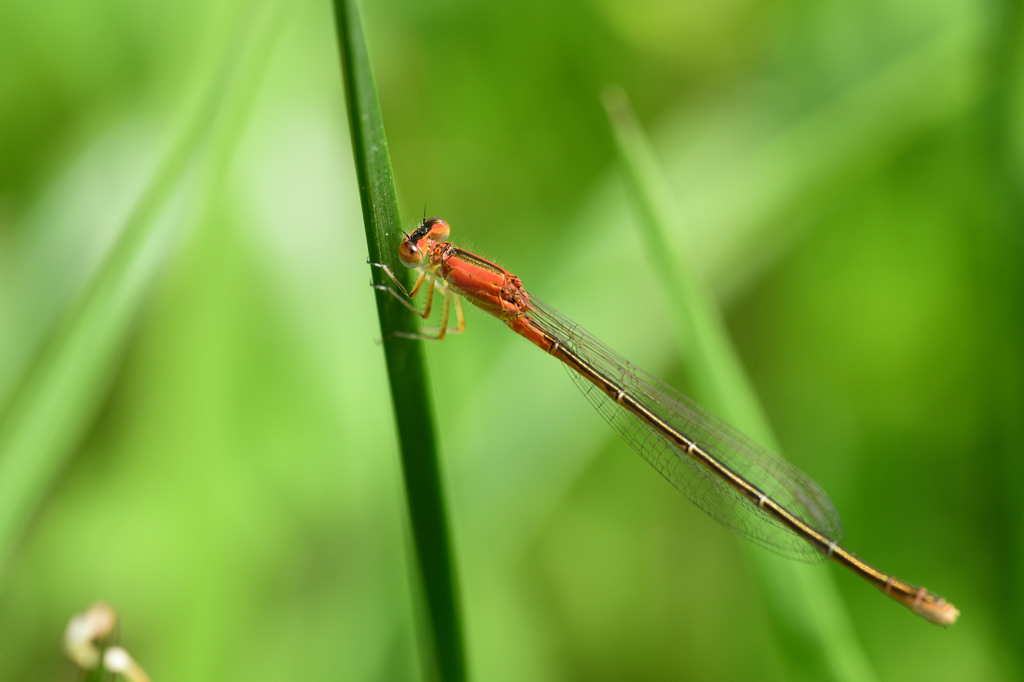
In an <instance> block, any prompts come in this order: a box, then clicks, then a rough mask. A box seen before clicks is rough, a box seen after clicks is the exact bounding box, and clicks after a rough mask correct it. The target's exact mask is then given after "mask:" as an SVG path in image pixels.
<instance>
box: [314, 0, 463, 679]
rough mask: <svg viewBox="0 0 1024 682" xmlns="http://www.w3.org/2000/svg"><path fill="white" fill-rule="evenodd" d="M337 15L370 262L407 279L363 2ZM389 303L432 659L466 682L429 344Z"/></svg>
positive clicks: (343, 4) (381, 306)
mask: <svg viewBox="0 0 1024 682" xmlns="http://www.w3.org/2000/svg"><path fill="white" fill-rule="evenodd" d="M334 13H335V21H336V24H337V33H338V42H339V45H340V49H341V54H342V71H343V73H344V78H345V94H346V99H347V101H348V112H349V125H350V126H351V132H352V152H353V155H354V156H355V165H356V177H357V179H358V181H359V196H360V201H361V202H362V207H363V222H364V226H365V229H366V243H367V247H368V250H369V256H370V260H371V261H373V262H375V263H387V264H388V265H389V266H390V267H391V270H392V272H394V273H395V274H396V275H399V276H404V274H405V272H406V269H405V268H404V267H402V266H401V264H399V263H398V259H397V258H396V247H397V244H398V240H397V237H398V236H399V235H400V234H401V217H400V215H399V211H398V202H397V200H396V197H395V183H394V177H393V175H392V171H391V159H390V158H389V156H388V146H387V138H386V136H385V134H384V122H383V120H382V118H381V113H380V105H379V103H378V101H377V89H376V86H375V85H374V81H373V73H372V71H371V70H370V62H369V56H368V54H367V50H366V42H365V37H364V35H363V30H362V25H361V22H360V19H359V10H358V7H357V3H356V2H355V0H335V3H334ZM370 270H371V272H372V276H373V278H374V282H375V283H377V284H388V282H387V281H386V279H385V277H384V275H383V273H382V272H381V271H380V268H371V269H370ZM369 293H370V290H368V291H367V294H369ZM389 299H390V297H388V296H379V297H378V299H377V301H378V306H377V310H378V314H379V316H380V328H381V335H382V336H383V337H384V338H385V341H384V354H385V360H386V362H387V367H388V378H389V381H390V384H391V395H392V400H393V404H394V409H395V417H396V419H397V422H398V437H399V444H400V447H401V456H402V474H403V478H404V481H405V494H406V499H407V502H408V505H409V509H408V511H409V519H410V521H411V523H412V535H413V538H412V540H413V544H414V545H415V550H416V559H417V565H418V569H419V577H420V579H421V581H422V586H423V589H424V592H425V596H426V602H427V610H428V617H429V622H430V629H431V637H430V642H431V646H432V649H433V650H432V651H431V652H429V653H430V656H429V657H430V658H432V661H433V664H434V666H436V668H434V667H432V669H431V671H430V672H431V673H434V674H436V675H437V676H439V677H440V679H443V680H446V681H449V680H450V681H457V680H462V679H465V676H466V675H465V663H464V653H463V644H462V625H461V619H460V614H459V604H458V591H457V584H458V583H457V580H456V575H455V562H454V558H453V555H452V551H451V541H450V538H449V532H448V521H447V514H446V511H445V498H444V490H443V487H442V484H441V475H440V467H439V465H438V459H439V458H438V451H437V446H436V438H435V435H434V409H433V404H432V402H431V400H430V393H429V391H428V390H427V385H428V382H427V371H426V366H425V364H424V360H423V351H422V344H420V343H416V342H411V341H408V340H402V339H398V340H396V339H394V338H391V339H388V335H389V334H390V333H391V332H394V331H396V330H400V331H406V332H412V331H415V320H414V317H413V316H412V315H409V314H408V311H406V310H405V309H404V308H402V307H401V306H398V305H395V304H394V303H393V302H390V301H389ZM431 676H433V675H428V677H431Z"/></svg>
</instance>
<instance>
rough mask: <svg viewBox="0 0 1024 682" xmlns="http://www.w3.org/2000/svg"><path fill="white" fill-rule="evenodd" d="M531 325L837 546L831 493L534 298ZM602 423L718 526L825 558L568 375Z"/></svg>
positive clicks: (801, 556) (796, 555)
mask: <svg viewBox="0 0 1024 682" xmlns="http://www.w3.org/2000/svg"><path fill="white" fill-rule="evenodd" d="M530 308H531V310H530V313H529V316H530V318H531V319H532V320H533V321H534V322H536V323H537V324H538V326H540V327H543V328H544V329H546V330H547V331H549V332H550V333H551V335H552V336H554V337H555V338H556V339H558V341H559V342H560V343H562V344H563V345H564V346H565V347H566V348H568V349H570V350H572V351H573V352H574V353H576V354H577V355H579V356H580V357H581V358H583V359H584V360H586V361H587V362H588V363H589V364H591V365H592V366H593V367H594V368H595V369H597V370H598V371H599V372H600V373H601V374H603V375H604V376H605V377H606V378H608V379H611V380H612V381H615V382H616V383H618V384H621V386H622V387H623V388H624V389H625V390H626V391H627V392H628V393H630V394H632V395H633V397H634V398H636V399H637V400H638V401H639V402H640V403H642V404H643V405H644V406H646V407H647V408H648V409H650V410H651V411H652V412H654V413H655V414H657V415H658V416H660V417H661V418H662V419H664V420H665V421H666V422H668V423H669V424H670V425H671V426H672V427H673V428H674V429H676V430H677V431H679V432H680V433H681V434H682V435H684V436H686V437H687V438H688V439H690V440H691V441H693V442H695V443H696V444H697V445H698V446H699V447H700V448H701V449H703V450H704V451H705V452H707V453H709V454H711V455H712V456H713V457H715V458H716V459H718V460H719V461H720V462H722V463H723V464H725V466H727V467H728V468H729V469H731V470H732V471H733V472H735V473H736V474H739V475H740V476H742V477H743V478H744V479H746V480H747V481H748V482H750V483H751V484H753V485H754V486H756V487H757V488H759V489H760V490H761V492H763V493H764V494H765V495H767V496H768V497H770V498H772V499H773V500H775V502H777V503H778V504H779V505H781V506H783V507H785V508H786V509H787V510H788V511H789V512H790V513H791V514H793V515H794V516H797V517H798V518H799V519H800V520H801V521H803V522H804V523H806V524H807V525H809V526H811V527H812V528H814V529H815V530H817V531H818V532H819V533H821V534H822V535H824V536H826V537H828V538H829V539H831V540H834V541H836V542H838V541H839V540H840V539H841V537H842V534H843V529H842V521H840V519H839V514H838V513H837V512H836V509H835V507H834V506H833V505H832V501H831V500H830V499H829V497H828V494H827V493H826V492H825V491H824V490H823V489H822V488H821V486H819V485H818V484H817V483H815V482H814V480H812V479H811V477H810V476H808V475H807V474H805V473H803V472H802V471H800V470H799V469H798V468H796V467H795V466H793V465H792V464H790V463H789V462H787V461H786V460H784V459H783V458H781V457H780V456H779V455H776V454H775V453H773V452H771V451H770V450H768V449H767V448H765V447H764V446H762V445H759V444H758V443H756V442H755V441H754V440H752V439H751V438H749V437H747V436H746V435H744V434H743V433H741V432H740V431H738V430H737V429H736V428H734V427H732V426H730V425H729V424H727V423H726V422H724V421H722V420H721V419H719V418H718V417H716V416H714V415H712V414H711V413H709V412H707V411H706V410H705V409H703V408H702V407H700V406H699V405H697V404H696V403H694V402H693V401H692V400H690V399H689V398H687V397H686V396H684V395H682V394H681V393H679V392H678V391H676V390H675V389H674V388H672V387H671V386H668V385H667V384H665V383H663V382H662V381H660V380H659V379H657V378H656V377H654V376H652V375H650V374H648V373H647V372H645V371H643V370H642V369H640V368H639V367H636V366H635V365H632V364H630V363H629V362H628V361H627V360H625V359H624V358H623V357H622V356H620V355H618V354H617V353H615V351H613V350H612V349H610V348H608V346H606V345H604V344H603V343H601V342H600V341H598V340H597V339H595V338H594V337H592V336H590V335H589V334H588V333H587V332H586V331H584V330H583V329H581V328H580V327H579V326H578V325H577V324H575V323H574V322H572V321H571V320H569V319H568V318H566V317H564V316H563V315H562V314H561V313H559V312H557V311H556V310H554V309H553V308H551V307H550V306H548V305H547V304H545V303H543V302H542V301H539V300H537V299H536V298H534V297H533V296H532V295H531V297H530ZM567 369H568V371H569V375H570V376H571V377H572V380H573V381H574V382H575V384H576V385H577V386H578V387H579V389H580V390H581V391H582V392H583V394H584V395H585V396H586V397H587V400H589V401H590V403H591V404H592V405H593V406H594V407H595V408H596V409H597V411H598V412H599V413H601V416H603V417H604V418H605V420H607V421H608V423H609V424H611V425H612V427H613V428H614V429H615V430H616V431H618V432H619V434H620V435H621V436H622V437H623V438H624V439H625V441H626V442H627V443H629V444H630V446H631V447H632V448H633V449H634V450H636V451H637V452H638V453H639V454H640V456H641V457H643V458H644V459H645V460H647V462H648V463H650V465H651V466H653V467H654V468H655V469H656V470H657V471H658V472H659V473H660V474H661V475H662V476H664V477H665V478H667V479H668V480H669V482H670V483H672V485H674V486H675V487H676V488H678V489H679V490H680V491H681V492H682V493H683V494H685V495H686V496H687V497H688V498H689V499H690V500H691V501H692V502H693V503H694V504H696V505H697V506H698V507H700V508H701V509H703V510H704V511H705V512H706V513H707V514H708V515H709V516H711V517H712V518H713V519H715V520H716V521H718V522H719V523H721V524H722V525H724V526H726V527H727V528H731V529H732V530H734V531H736V532H738V533H740V534H742V535H744V536H746V537H748V538H750V539H751V540H753V541H754V542H756V543H758V544H759V545H762V546H764V547H767V548H768V549H771V550H772V551H774V552H777V553H779V554H782V555H784V556H787V557H790V558H793V559H798V560H800V561H806V562H808V563H814V562H818V561H821V560H822V559H823V558H824V557H823V555H822V554H821V553H820V552H818V551H817V550H816V549H814V547H812V546H811V545H810V544H808V543H807V542H805V541H804V540H803V539H802V538H801V537H800V536H799V535H798V534H796V533H794V532H793V531H792V530H791V529H789V528H788V527H786V526H785V525H783V524H782V523H781V522H779V521H778V520H777V519H775V518H774V517H773V516H771V515H770V514H768V513H766V512H765V511H764V510H762V509H761V508H760V507H758V506H757V505H756V504H754V503H752V502H751V501H750V500H749V499H747V498H746V497H744V496H743V495H742V494H740V493H739V492H738V491H737V490H735V489H734V488H733V487H732V486H730V485H729V484H728V483H727V482H726V481H725V480H724V479H722V478H721V477H720V476H718V475H716V474H715V473H714V472H713V471H711V470H710V469H708V468H707V467H706V466H704V465H702V464H700V463H699V462H697V461H696V460H694V459H693V458H692V457H690V456H688V455H687V454H686V453H685V452H684V451H683V450H680V449H679V448H678V447H677V446H676V445H675V444H674V443H672V441H670V440H669V439H667V438H666V437H665V436H663V435H662V434H661V433H660V432H659V431H658V430H657V429H654V428H652V427H650V426H648V425H647V424H646V423H645V422H644V421H643V420H641V419H640V418H638V417H636V416H635V415H634V414H633V413H632V412H630V411H629V410H627V409H625V408H623V407H621V406H620V405H618V404H617V403H616V402H615V401H614V400H612V399H611V398H609V397H608V396H607V395H606V394H605V393H604V392H602V391H601V390H600V389H598V388H597V387H596V386H594V385H593V384H591V383H590V382H589V381H587V380H586V379H585V378H584V377H582V376H580V375H579V374H577V373H576V372H574V371H573V370H571V369H569V368H568V367H567Z"/></svg>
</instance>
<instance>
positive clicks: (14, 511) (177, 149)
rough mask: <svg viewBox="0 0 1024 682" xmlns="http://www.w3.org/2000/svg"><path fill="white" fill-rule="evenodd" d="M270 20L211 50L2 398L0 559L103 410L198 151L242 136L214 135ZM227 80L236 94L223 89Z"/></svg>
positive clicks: (239, 102)
mask: <svg viewBox="0 0 1024 682" xmlns="http://www.w3.org/2000/svg"><path fill="white" fill-rule="evenodd" d="M266 15H267V12H266V11H264V12H260V13H255V14H254V16H253V19H254V20H258V19H262V20H263V23H262V24H261V25H259V27H253V28H251V29H250V30H247V31H245V32H243V33H242V34H241V35H239V36H238V37H237V39H236V40H235V41H232V42H231V43H230V44H228V45H223V44H221V43H218V45H217V47H216V48H215V49H217V50H218V51H219V52H222V53H223V54H222V55H221V56H220V58H218V59H217V60H216V61H217V62H218V63H221V64H223V68H221V69H219V70H217V71H216V72H214V73H212V74H209V76H208V77H206V78H205V79H204V80H205V83H204V84H203V86H202V87H201V88H200V89H199V96H198V98H197V99H196V102H195V104H194V105H193V106H192V108H191V111H190V112H189V113H188V115H187V116H185V117H184V118H183V123H182V124H181V127H180V132H179V133H178V134H177V135H175V139H174V140H173V142H172V144H171V145H170V146H169V151H168V153H167V154H166V156H165V157H164V158H163V160H162V163H161V165H160V166H159V168H157V169H156V171H155V172H154V175H153V178H152V180H151V181H150V182H149V183H148V185H147V186H146V187H145V189H144V190H143V191H142V193H141V194H140V196H139V197H138V200H137V201H136V203H135V206H134V208H133V210H132V212H131V214H130V215H129V217H128V219H127V221H126V224H125V225H124V228H123V229H122V230H121V233H120V236H119V237H118V240H117V242H116V243H115V244H114V246H113V247H112V249H111V251H110V253H109V254H108V255H107V257H106V258H105V259H104V261H103V263H102V264H101V265H100V267H99V268H97V270H96V272H95V274H94V275H93V276H92V277H91V278H90V279H89V281H88V282H87V283H86V285H85V286H84V287H83V289H82V292H81V294H80V295H79V296H78V297H77V299H75V301H74V302H73V303H72V304H71V305H70V306H69V308H68V310H67V312H66V313H65V314H64V315H63V317H62V318H61V319H60V320H59V322H58V323H57V324H56V325H55V329H54V332H53V333H52V334H51V335H50V337H49V338H48V339H47V341H46V342H45V344H44V346H43V347H42V348H41V349H40V350H39V351H38V353H37V354H36V357H35V358H34V360H33V361H32V362H31V363H30V364H29V366H28V367H27V368H26V370H25V371H24V373H23V375H22V376H21V377H20V379H19V380H17V381H16V382H14V388H13V389H12V390H11V392H10V394H9V395H6V396H2V397H0V404H3V405H4V406H5V408H6V409H4V411H3V413H2V414H0V558H3V559H6V558H7V557H8V556H9V555H10V553H11V551H12V548H13V546H14V545H15V543H16V542H17V539H18V537H19V535H20V534H21V531H22V529H23V528H24V526H25V525H26V523H27V521H28V519H29V518H30V516H31V514H32V512H33V511H34V510H35V509H36V508H37V507H38V506H39V505H40V504H41V502H42V500H43V499H44V497H45V495H46V492H47V490H48V489H49V487H50V485H51V484H52V481H53V480H54V478H55V477H56V476H57V475H58V473H59V472H60V470H61V467H62V466H63V465H64V463H65V461H66V459H67V458H68V456H69V455H70V454H71V453H72V452H73V448H74V445H75V443H77V441H78V440H79V439H80V438H81V436H82V435H83V433H84V432H85V431H86V429H87V428H88V427H89V425H90V423H91V421H92V419H93V417H94V416H95V414H96V412H97V411H98V409H99V407H100V406H101V405H102V404H103V398H104V396H105V393H106V390H107V388H108V386H109V384H110V382H111V381H112V379H113V376H114V374H115V372H116V366H117V359H118V352H119V350H120V349H121V348H122V346H123V344H124V341H125V339H126V337H127V335H128V334H129V332H130V329H131V326H132V324H133V322H134V319H135V317H136V315H137V313H138V311H139V308H140V306H141V303H142V301H143V300H144V297H145V294H146V293H147V291H148V289H149V286H150V284H151V282H152V281H153V279H154V278H155V276H156V274H157V273H158V272H159V270H160V267H161V265H162V262H163V260H164V257H165V256H166V255H167V254H168V253H169V251H170V250H171V248H173V244H174V240H173V237H174V232H173V230H174V227H175V226H176V224H177V221H168V220H162V219H161V218H162V214H163V212H164V211H165V210H166V209H167V207H168V206H169V204H170V203H171V201H172V199H173V197H174V194H175V192H177V191H179V190H181V188H182V187H183V181H184V179H185V178H186V176H187V174H188V172H189V170H190V164H191V163H192V162H193V161H194V159H195V158H196V156H197V150H202V149H204V145H205V144H206V142H207V141H208V140H209V139H211V138H213V139H216V142H217V146H218V150H219V151H221V152H223V151H224V149H225V147H229V146H230V145H232V144H234V143H235V142H237V135H231V134H221V135H219V137H218V136H217V135H214V132H213V131H214V128H215V126H218V125H221V126H223V125H224V121H225V120H226V119H229V118H230V117H229V116H228V114H232V113H233V112H236V111H237V109H238V108H239V107H242V108H243V109H244V108H245V105H244V101H243V100H244V98H241V99H240V98H237V97H236V98H235V99H234V100H232V97H233V96H235V95H237V93H238V89H239V88H238V87H237V83H238V82H241V83H242V84H243V85H249V86H250V89H251V86H252V83H253V79H254V78H256V76H255V75H254V73H253V71H254V70H256V69H255V67H254V64H256V63H258V64H263V61H262V60H251V59H250V60H249V61H248V62H247V61H246V60H245V59H244V58H243V57H242V56H236V57H235V58H231V57H230V55H248V50H247V49H246V48H249V47H251V46H252V45H253V43H260V44H269V43H270V42H271V41H269V40H266V38H267V36H268V35H270V36H273V35H274V34H273V33H271V32H270V31H269V30H268V29H269V28H270V27H271V26H273V22H270V21H268V20H267V16H266ZM232 18H234V17H233V16H228V17H226V20H227V19H232ZM252 23H254V24H258V22H257V21H253V22H252ZM225 34H227V31H225ZM248 56H251V55H248ZM225 83H235V87H232V88H226V87H225ZM236 118H237V117H236ZM224 153H226V152H224Z"/></svg>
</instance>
